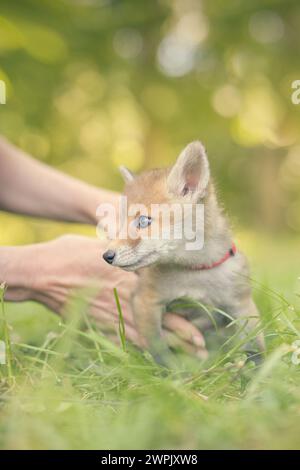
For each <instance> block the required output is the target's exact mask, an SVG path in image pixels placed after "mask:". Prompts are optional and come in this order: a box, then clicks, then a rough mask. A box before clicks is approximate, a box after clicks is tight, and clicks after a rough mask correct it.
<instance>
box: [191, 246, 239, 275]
mask: <svg viewBox="0 0 300 470" xmlns="http://www.w3.org/2000/svg"><path fill="white" fill-rule="evenodd" d="M236 252H237V248H236V246H235V243H234V242H232V245H231V248H230V250H228V251H227V253H226V255H224V256H223V258H221V259H219V260H218V261H215V262H214V263H212V264H198V265H195V266H192V267H191V269H193V270H195V271H198V270H202V269H212V268H216V267H217V266H220V264H223V263H225V261H227V260H228V259H229V258H231V257H232V256H234V255H235V254H236Z"/></svg>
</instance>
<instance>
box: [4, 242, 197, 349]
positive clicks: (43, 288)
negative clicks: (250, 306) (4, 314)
mask: <svg viewBox="0 0 300 470" xmlns="http://www.w3.org/2000/svg"><path fill="white" fill-rule="evenodd" d="M26 249H27V251H26V257H27V259H28V262H29V260H30V276H27V277H28V282H27V286H26V289H23V290H22V292H23V298H20V295H19V297H18V298H14V293H13V292H14V291H13V290H12V289H8V300H25V299H26V298H27V299H28V298H31V299H33V300H36V301H38V302H40V303H43V304H44V305H46V306H48V307H49V308H50V309H52V310H53V311H55V312H57V313H58V314H63V313H64V310H65V306H66V305H67V303H68V300H69V299H70V296H71V295H72V293H74V292H76V291H83V295H84V289H85V288H89V287H93V289H86V292H91V291H93V292H95V294H93V295H90V294H89V299H88V303H89V314H90V315H91V316H92V317H93V318H94V319H95V320H96V321H97V323H99V326H100V329H101V330H102V331H103V332H109V333H110V334H111V333H112V332H113V335H114V338H115V339H116V338H117V331H118V313H117V308H116V304H115V299H114V294H113V288H117V291H118V295H119V298H120V303H121V307H122V312H123V317H124V321H125V330H126V336H127V339H128V340H130V341H131V342H133V343H134V344H136V345H138V346H140V340H139V336H138V333H137V331H136V329H135V326H134V321H133V313H132V310H131V305H130V298H131V294H132V292H133V290H134V289H135V287H136V282H137V275H136V274H135V273H132V272H131V273H129V272H125V271H122V270H121V269H112V268H111V266H109V265H108V264H107V263H105V261H104V260H103V259H102V253H103V252H104V251H105V249H106V242H105V241H101V240H98V239H93V238H88V237H82V236H76V235H67V236H63V237H60V238H58V239H55V240H53V241H50V242H46V243H40V244H36V245H31V246H30V247H26ZM26 292H27V293H26ZM163 330H164V335H165V338H166V341H167V343H168V344H169V345H170V346H179V347H181V348H183V349H184V350H185V351H187V352H189V353H191V354H196V355H198V356H199V357H205V355H206V351H205V343H204V338H203V336H202V334H201V332H200V331H199V330H198V329H197V328H196V327H195V326H194V325H193V324H192V323H190V322H189V321H188V320H186V319H184V318H182V317H181V316H179V315H176V314H173V313H167V314H166V315H164V320H163Z"/></svg>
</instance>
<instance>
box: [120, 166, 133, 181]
mask: <svg viewBox="0 0 300 470" xmlns="http://www.w3.org/2000/svg"><path fill="white" fill-rule="evenodd" d="M119 170H120V173H121V175H122V177H123V180H124V181H125V183H132V181H133V180H134V174H133V173H131V171H130V170H128V168H126V166H119Z"/></svg>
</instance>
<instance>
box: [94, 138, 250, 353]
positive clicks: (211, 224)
mask: <svg viewBox="0 0 300 470" xmlns="http://www.w3.org/2000/svg"><path fill="white" fill-rule="evenodd" d="M121 172H122V175H123V177H124V179H125V181H126V187H125V191H124V194H125V196H127V206H128V214H127V217H126V218H125V222H126V237H124V230H123V232H122V233H123V236H122V237H118V238H117V239H116V240H114V241H112V242H111V243H110V246H109V249H108V250H107V251H106V252H105V253H104V255H103V257H104V259H105V260H106V261H107V262H108V263H110V264H112V265H113V266H118V267H120V268H122V269H124V270H127V271H137V272H138V274H139V282H138V287H137V289H136V292H135V293H134V295H133V298H132V307H133V311H134V317H135V322H136V326H137V328H138V331H139V334H140V335H141V338H142V339H143V340H144V344H145V346H147V347H148V348H149V350H150V351H151V352H152V354H153V355H154V356H155V357H156V358H159V360H161V355H162V354H164V352H166V351H165V349H166V346H164V345H163V339H162V337H161V331H162V315H163V314H164V312H165V310H166V305H167V304H169V303H170V302H172V301H173V300H175V299H178V298H182V297H189V298H192V299H195V300H198V301H200V302H201V303H202V304H204V305H206V306H208V307H210V308H211V307H212V308H213V307H215V308H218V309H223V310H224V311H226V312H227V313H228V314H230V315H232V316H235V317H237V316H240V315H241V316H244V317H246V318H247V317H248V318H249V322H248V328H249V327H253V326H254V325H255V323H256V321H257V319H258V312H257V309H256V306H255V304H254V302H253V300H252V296H251V289H250V285H249V280H248V279H249V274H248V267H247V261H246V258H245V256H244V255H243V254H242V253H241V252H240V251H239V250H237V251H236V252H235V250H234V251H232V247H233V246H234V244H233V240H232V235H231V232H230V229H229V225H228V222H227V219H226V217H225V216H224V214H223V211H222V209H221V208H220V206H219V204H218V202H217V198H216V194H215V190H214V186H213V183H212V181H211V178H210V170H209V162H208V158H207V155H206V152H205V150H204V147H203V145H202V144H201V143H200V142H192V143H191V144H189V145H188V146H187V147H186V148H185V149H184V150H183V151H182V152H181V154H180V155H179V157H178V159H177V161H176V163H175V164H174V166H173V167H171V168H166V169H157V170H151V171H148V172H145V173H142V174H141V175H138V176H134V175H132V174H131V173H130V171H129V170H127V169H126V168H122V169H121ZM200 205H201V206H202V208H204V210H203V211H201V212H199V213H198V215H197V217H189V218H187V217H182V214H183V213H184V211H183V208H186V207H188V208H189V211H190V212H189V214H190V215H191V214H192V215H193V214H195V213H196V211H197V208H198V207H199V206H200ZM153 207H155V211H154V213H153ZM157 208H164V210H165V209H166V208H171V211H169V213H170V214H171V216H170V217H169V219H168V220H169V225H170V227H168V228H171V229H173V230H171V231H170V232H168V233H171V234H174V233H175V229H176V228H177V229H178V226H180V224H190V225H191V226H190V227H188V228H189V229H191V230H189V231H188V233H189V234H190V233H191V231H192V233H193V236H194V239H195V240H198V239H199V240H200V239H203V240H204V243H203V246H202V247H200V248H199V247H197V248H196V249H190V248H189V249H188V248H187V243H188V242H191V241H193V240H191V238H190V236H189V238H187V236H186V235H185V233H186V231H185V230H184V229H182V227H181V229H182V230H181V232H180V233H181V234H182V236H181V237H174V236H170V237H166V236H165V228H166V227H165V225H164V224H165V223H166V219H165V217H164V215H163V214H165V212H164V211H163V210H162V211H160V210H157ZM179 213H180V214H179ZM199 214H200V215H199ZM179 215H181V218H180V217H178V216H179ZM153 233H154V234H156V236H153V235H152V236H151V234H153ZM157 234H159V236H157Z"/></svg>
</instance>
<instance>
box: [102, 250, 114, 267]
mask: <svg viewBox="0 0 300 470" xmlns="http://www.w3.org/2000/svg"><path fill="white" fill-rule="evenodd" d="M115 256H116V253H115V252H114V251H113V250H107V251H106V252H105V253H104V254H103V259H105V261H106V262H107V263H109V264H112V262H113V260H114V257H115Z"/></svg>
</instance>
